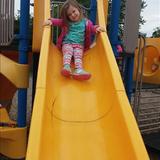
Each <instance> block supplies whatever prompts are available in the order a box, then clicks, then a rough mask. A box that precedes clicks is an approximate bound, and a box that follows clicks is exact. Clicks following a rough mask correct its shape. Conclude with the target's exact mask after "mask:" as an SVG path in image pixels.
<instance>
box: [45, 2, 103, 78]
mask: <svg viewBox="0 0 160 160" xmlns="http://www.w3.org/2000/svg"><path fill="white" fill-rule="evenodd" d="M60 16H61V19H55V18H50V19H48V20H46V21H45V22H44V25H54V26H59V27H61V30H62V32H61V34H60V36H59V38H58V41H57V47H58V48H60V49H61V50H62V52H63V68H62V70H61V74H62V75H63V76H65V77H70V76H72V77H73V78H74V79H76V80H88V79H89V78H90V77H91V74H90V73H88V72H86V71H85V70H84V69H83V65H82V57H83V52H84V51H86V50H87V49H89V47H90V45H91V35H92V34H96V33H98V32H104V31H105V29H104V28H102V27H100V26H98V25H93V24H92V22H91V21H90V20H88V19H86V18H85V17H84V15H83V11H82V9H81V7H80V5H79V4H78V2H77V1H76V0H67V1H66V2H65V3H64V4H63V6H62V8H61V14H60ZM72 56H73V58H74V64H75V70H74V72H73V73H72V71H71V67H70V64H71V59H72Z"/></svg>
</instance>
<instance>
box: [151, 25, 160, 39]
mask: <svg viewBox="0 0 160 160" xmlns="http://www.w3.org/2000/svg"><path fill="white" fill-rule="evenodd" d="M152 37H154V38H159V37H160V27H156V28H155V29H154V32H153V33H152Z"/></svg>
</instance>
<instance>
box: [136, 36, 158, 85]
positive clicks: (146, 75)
mask: <svg viewBox="0 0 160 160" xmlns="http://www.w3.org/2000/svg"><path fill="white" fill-rule="evenodd" d="M159 44H160V38H146V39H145V44H144V41H143V42H142V43H141V46H139V49H140V51H141V52H138V50H139V49H137V50H136V52H135V60H134V80H135V79H136V74H137V72H139V73H138V74H142V79H143V82H145V83H151V84H160V46H159ZM138 53H139V54H140V55H139V54H138ZM142 53H143V54H144V56H143V54H142ZM138 63H139V64H138ZM138 66H139V67H138ZM142 66H143V71H141V70H142Z"/></svg>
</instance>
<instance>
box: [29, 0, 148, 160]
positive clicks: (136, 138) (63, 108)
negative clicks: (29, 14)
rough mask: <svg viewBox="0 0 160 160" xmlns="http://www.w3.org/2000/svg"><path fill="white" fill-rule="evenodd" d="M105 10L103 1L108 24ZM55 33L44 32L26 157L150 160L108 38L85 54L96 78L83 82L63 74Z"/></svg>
mask: <svg viewBox="0 0 160 160" xmlns="http://www.w3.org/2000/svg"><path fill="white" fill-rule="evenodd" d="M47 2H48V1H47V0H46V2H45V7H46V9H47V7H48V6H49V5H48V4H49V3H47ZM102 8H103V1H102V0H98V19H99V22H98V23H99V24H100V25H101V26H105V19H104V13H103V9H102ZM50 32H51V31H50V27H45V28H44V32H43V37H42V46H41V53H40V62H39V69H38V78H37V86H36V96H35V101H34V110H33V116H32V123H31V129H30V136H29V144H28V150H27V157H26V159H27V160H44V159H46V160H117V159H118V160H142V159H143V160H149V158H148V155H147V152H146V149H145V146H144V144H143V140H142V138H141V135H140V132H139V130H138V127H137V124H136V121H135V118H134V116H133V113H132V110H131V106H130V104H129V102H128V100H127V97H126V94H125V90H124V87H123V83H122V80H121V77H120V73H119V71H118V67H117V64H116V61H115V58H114V55H113V53H112V49H111V46H110V43H109V40H108V37H107V34H106V33H101V34H99V35H98V37H97V41H96V45H95V46H94V47H93V48H92V49H90V50H89V51H87V52H86V53H85V55H84V68H85V69H86V70H87V71H89V72H90V73H92V78H91V79H90V80H88V81H83V82H82V81H76V80H74V79H68V78H65V77H63V76H61V74H60V70H61V68H62V54H61V52H60V51H59V50H58V49H57V48H56V46H55V45H54V44H52V42H51V40H50V35H51V33H50Z"/></svg>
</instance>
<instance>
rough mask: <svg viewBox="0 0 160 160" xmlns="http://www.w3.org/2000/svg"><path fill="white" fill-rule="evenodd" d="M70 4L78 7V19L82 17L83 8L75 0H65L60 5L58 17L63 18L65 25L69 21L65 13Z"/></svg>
mask: <svg viewBox="0 0 160 160" xmlns="http://www.w3.org/2000/svg"><path fill="white" fill-rule="evenodd" d="M70 6H73V7H75V8H77V9H78V11H79V13H80V19H82V18H83V17H84V15H83V10H82V8H81V6H80V5H79V3H78V2H77V1H76V0H66V1H65V3H64V4H63V5H62V7H61V12H60V17H61V18H62V19H63V20H64V23H65V24H66V25H68V24H69V22H70V20H69V18H68V15H67V11H68V9H69V7H70Z"/></svg>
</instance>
